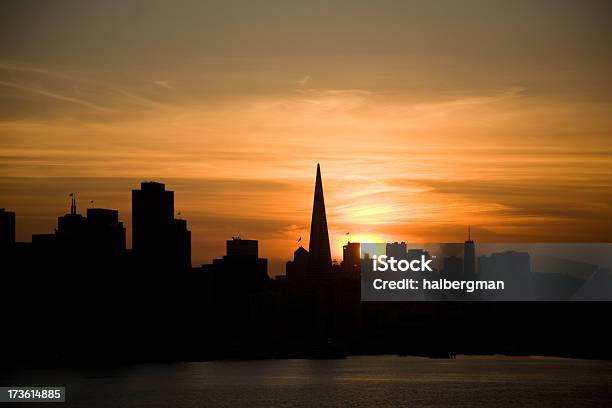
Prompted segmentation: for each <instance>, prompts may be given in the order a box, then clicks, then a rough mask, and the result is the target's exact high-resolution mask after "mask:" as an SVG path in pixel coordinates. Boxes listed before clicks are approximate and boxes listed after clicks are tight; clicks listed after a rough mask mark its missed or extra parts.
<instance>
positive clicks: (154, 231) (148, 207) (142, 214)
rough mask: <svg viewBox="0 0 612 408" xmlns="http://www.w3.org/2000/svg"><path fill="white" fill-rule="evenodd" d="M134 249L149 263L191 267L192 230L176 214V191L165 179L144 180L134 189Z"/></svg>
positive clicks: (141, 260)
mask: <svg viewBox="0 0 612 408" xmlns="http://www.w3.org/2000/svg"><path fill="white" fill-rule="evenodd" d="M132 249H133V251H134V254H135V256H136V257H137V258H138V259H139V261H140V262H143V263H146V264H148V265H150V266H152V267H153V266H154V267H158V266H163V267H165V266H176V267H178V268H180V269H188V268H190V267H191V231H189V230H188V229H187V221H186V220H181V219H176V218H174V191H169V190H166V187H165V185H164V184H162V183H157V182H153V181H149V182H142V183H141V184H140V190H132Z"/></svg>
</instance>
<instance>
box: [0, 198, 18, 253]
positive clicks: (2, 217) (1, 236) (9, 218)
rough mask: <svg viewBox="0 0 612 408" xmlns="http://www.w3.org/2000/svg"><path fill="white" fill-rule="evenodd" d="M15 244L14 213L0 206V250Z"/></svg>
mask: <svg viewBox="0 0 612 408" xmlns="http://www.w3.org/2000/svg"><path fill="white" fill-rule="evenodd" d="M14 244H15V213H14V212H12V211H7V210H6V209H4V208H0V250H2V249H6V248H9V247H11V246H13V245H14Z"/></svg>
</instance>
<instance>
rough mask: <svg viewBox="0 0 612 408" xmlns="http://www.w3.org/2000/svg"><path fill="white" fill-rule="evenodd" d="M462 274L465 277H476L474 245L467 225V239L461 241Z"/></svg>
mask: <svg viewBox="0 0 612 408" xmlns="http://www.w3.org/2000/svg"><path fill="white" fill-rule="evenodd" d="M463 276H464V277H465V278H466V279H474V278H475V277H476V246H475V245H474V241H473V240H472V234H471V230H470V227H469V226H468V239H467V241H465V242H464V243H463Z"/></svg>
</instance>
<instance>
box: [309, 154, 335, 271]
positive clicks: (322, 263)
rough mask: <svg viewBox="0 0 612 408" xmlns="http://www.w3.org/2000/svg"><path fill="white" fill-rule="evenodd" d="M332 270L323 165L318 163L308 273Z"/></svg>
mask: <svg viewBox="0 0 612 408" xmlns="http://www.w3.org/2000/svg"><path fill="white" fill-rule="evenodd" d="M331 271H332V260H331V251H330V248H329V233H328V231H327V217H326V215H325V199H324V198H323V182H322V181H321V167H320V166H319V164H317V179H316V182H315V192H314V202H313V205H312V221H311V223H310V242H309V246H308V273H309V274H327V273H330V272H331Z"/></svg>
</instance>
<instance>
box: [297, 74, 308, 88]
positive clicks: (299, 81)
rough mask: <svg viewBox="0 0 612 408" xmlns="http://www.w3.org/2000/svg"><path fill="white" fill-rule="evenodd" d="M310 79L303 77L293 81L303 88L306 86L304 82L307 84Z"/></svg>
mask: <svg viewBox="0 0 612 408" xmlns="http://www.w3.org/2000/svg"><path fill="white" fill-rule="evenodd" d="M309 79H310V75H306V76H305V77H303V78H302V79H298V80H297V81H295V82H296V83H297V84H298V85H300V86H304V85H306V82H308V80H309Z"/></svg>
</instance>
